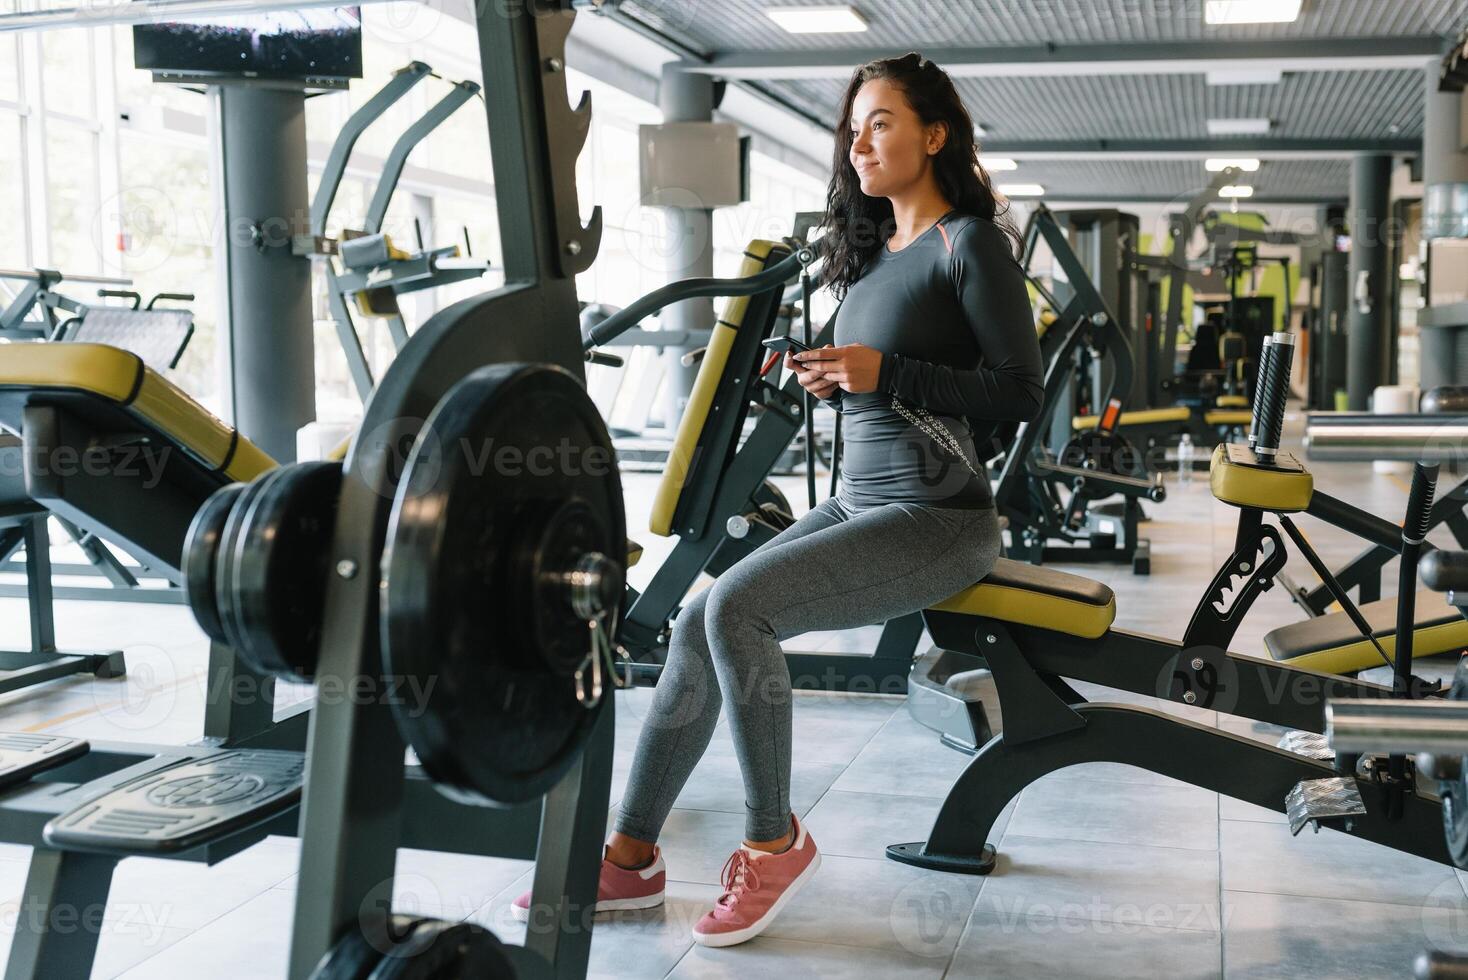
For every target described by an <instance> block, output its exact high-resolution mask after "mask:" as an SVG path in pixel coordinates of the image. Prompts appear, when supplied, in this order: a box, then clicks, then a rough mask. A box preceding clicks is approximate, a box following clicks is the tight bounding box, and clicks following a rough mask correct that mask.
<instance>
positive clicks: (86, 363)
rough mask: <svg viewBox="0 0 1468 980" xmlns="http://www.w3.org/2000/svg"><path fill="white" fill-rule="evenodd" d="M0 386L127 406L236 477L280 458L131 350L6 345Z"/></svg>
mask: <svg viewBox="0 0 1468 980" xmlns="http://www.w3.org/2000/svg"><path fill="white" fill-rule="evenodd" d="M0 387H24V388H38V389H45V390H51V391H55V390H66V391H75V392H82V393H87V394H91V395H94V396H96V397H98V398H103V399H106V400H107V401H110V402H112V403H114V404H116V405H118V406H121V407H123V408H126V409H127V410H128V411H131V412H133V413H135V414H137V415H138V416H140V417H141V418H143V419H144V420H146V421H147V422H148V423H149V424H150V425H151V426H153V428H155V429H157V430H159V431H160V432H162V433H163V434H164V435H166V436H168V437H169V438H171V439H173V440H175V441H176V442H178V444H179V445H181V446H183V447H184V448H185V449H187V450H188V452H189V453H190V454H191V455H193V456H195V457H196V458H198V459H199V460H200V461H201V462H203V463H204V464H206V465H208V466H211V467H213V468H214V469H216V470H218V469H221V467H222V468H223V469H222V472H223V473H224V475H225V476H227V477H229V478H230V479H231V480H251V479H254V478H255V477H256V476H259V475H260V474H261V473H263V472H265V471H266V470H268V469H270V468H272V467H273V466H275V461H274V460H272V459H271V458H270V457H269V456H267V455H266V454H265V453H264V452H263V451H262V450H261V449H260V448H259V447H258V446H256V445H255V444H254V443H252V442H250V441H249V440H248V439H246V438H245V437H244V436H237V434H236V433H235V431H234V429H232V428H230V427H229V426H227V425H225V424H224V423H223V422H221V421H220V420H219V419H217V418H215V417H214V416H213V415H211V414H210V413H209V411H208V410H207V409H206V408H204V406H202V405H200V404H199V403H198V402H196V401H194V400H193V399H192V398H190V397H189V396H188V395H187V394H185V393H184V391H183V389H181V388H179V387H178V386H177V385H175V384H174V383H173V382H171V381H169V380H168V379H167V378H165V377H163V376H162V375H161V374H158V373H157V372H155V371H153V370H152V369H150V368H148V367H147V366H146V365H145V364H143V362H142V359H141V358H139V357H138V356H137V355H136V354H133V353H131V352H129V351H125V350H120V349H118V348H116V347H107V346H104V345H102V344H40V343H37V344H7V345H6V346H5V348H4V351H3V354H0Z"/></svg>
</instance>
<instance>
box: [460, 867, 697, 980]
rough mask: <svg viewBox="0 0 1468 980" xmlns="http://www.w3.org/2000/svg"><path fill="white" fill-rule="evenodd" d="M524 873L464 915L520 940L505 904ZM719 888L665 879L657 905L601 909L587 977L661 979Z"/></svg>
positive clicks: (524, 885) (519, 926) (526, 878)
mask: <svg viewBox="0 0 1468 980" xmlns="http://www.w3.org/2000/svg"><path fill="white" fill-rule="evenodd" d="M530 880H531V875H530V873H529V872H527V873H526V874H524V875H522V876H521V877H520V878H519V879H517V880H516V881H515V883H514V884H513V885H512V886H511V887H509V888H507V889H505V890H504V891H503V892H501V893H500V894H499V895H497V896H495V899H494V901H492V902H490V903H489V904H488V905H487V906H485V907H484V908H482V909H480V910H479V911H477V912H475V913H474V915H472V916H470V917H469V919H470V921H472V922H477V923H479V924H480V925H482V926H485V927H486V928H488V929H490V930H492V931H493V932H494V934H495V935H496V936H498V937H499V938H500V939H501V940H503V941H505V942H509V943H521V942H524V941H525V932H526V928H527V925H528V924H527V923H524V922H519V921H517V920H516V919H515V918H514V916H512V915H511V914H510V904H511V903H512V902H513V901H514V900H515V898H516V897H517V896H519V895H520V894H522V893H523V892H524V891H525V890H526V889H528V888H529V887H530ZM719 891H720V890H719V888H717V887H715V886H713V885H699V884H693V883H691V882H686V881H672V880H669V881H668V890H667V899H666V901H665V902H664V903H663V905H661V906H660V907H658V908H655V909H640V910H637V911H630V912H607V913H603V914H601V915H598V916H597V917H596V919H595V920H594V922H593V924H592V931H591V960H590V963H589V964H588V969H587V977H588V978H589V980H600V978H607V980H661V978H662V977H664V976H666V975H667V973H668V971H669V970H671V969H672V968H673V966H674V965H675V964H676V963H677V962H678V961H679V960H680V959H681V958H682V957H683V955H684V954H685V953H687V952H688V950H689V948H690V947H691V946H692V945H693V935H692V930H693V924H694V923H695V922H697V921H698V920H699V918H701V917H702V916H703V914H704V913H705V912H707V911H708V910H709V908H710V907H711V906H712V905H713V903H714V900H715V899H717V898H718V897H719Z"/></svg>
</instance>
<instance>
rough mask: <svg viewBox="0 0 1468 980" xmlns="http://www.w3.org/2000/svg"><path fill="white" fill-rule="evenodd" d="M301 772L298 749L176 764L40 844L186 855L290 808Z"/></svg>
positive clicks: (111, 795)
mask: <svg viewBox="0 0 1468 980" xmlns="http://www.w3.org/2000/svg"><path fill="white" fill-rule="evenodd" d="M304 769H305V758H304V757H303V756H302V755H301V754H300V753H299V752H277V751H266V750H260V749H252V750H236V751H232V752H221V753H218V754H215V755H207V756H203V757H200V758H196V759H180V760H179V761H178V762H176V763H174V764H173V765H170V766H167V767H165V768H162V769H157V770H154V771H152V772H149V773H145V774H143V775H141V776H138V777H136V778H134V779H131V780H129V781H128V782H126V783H123V784H122V785H120V786H118V787H116V788H115V789H113V790H111V791H110V792H108V793H106V794H105V795H103V796H100V797H97V798H96V799H93V800H91V801H89V802H87V803H83V804H82V805H80V806H78V807H76V808H75V809H74V810H71V811H69V812H67V813H63V814H61V815H60V816H57V817H55V818H53V819H52V820H51V821H50V822H49V823H47V824H46V829H45V832H44V834H45V839H46V843H47V844H50V845H52V846H53V847H61V848H67V849H70V850H85V851H104V852H107V853H127V854H158V853H174V852H177V851H186V850H189V849H190V848H194V847H198V846H199V845H201V844H206V843H208V842H210V841H211V840H215V839H217V838H219V837H222V836H224V835H226V834H228V833H230V832H232V831H235V830H238V829H241V828H244V827H248V826H251V825H252V824H255V823H258V822H259V821H261V820H264V819H266V818H268V817H271V816H274V815H275V814H277V813H279V812H281V811H283V810H286V809H288V808H289V807H291V806H293V805H295V804H296V803H297V802H299V800H300V798H301V780H302V774H303V771H304Z"/></svg>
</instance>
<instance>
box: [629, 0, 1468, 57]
mask: <svg viewBox="0 0 1468 980" xmlns="http://www.w3.org/2000/svg"><path fill="white" fill-rule="evenodd" d="M809 5H810V2H809V0H720V2H718V3H707V2H697V0H625V2H624V3H623V8H624V9H625V10H626V11H627V12H628V13H630V14H632V15H633V16H635V17H638V18H639V19H641V20H644V21H646V22H648V23H651V24H655V25H656V26H658V27H659V28H660V29H662V30H665V31H667V32H669V33H671V34H673V35H674V36H676V37H678V38H679V39H681V40H684V41H685V42H687V43H689V44H691V45H692V46H693V47H695V48H698V49H700V50H703V51H706V52H715V51H720V52H728V51H791V50H821V49H826V50H830V49H840V48H842V47H887V46H897V47H922V46H924V45H927V46H930V47H931V46H935V45H942V46H945V47H997V46H1003V45H1013V44H1044V43H1046V42H1053V43H1056V44H1103V43H1125V42H1144V41H1206V40H1213V39H1217V40H1231V39H1232V40H1244V39H1249V40H1260V39H1287V38H1295V39H1315V38H1342V37H1393V36H1402V35H1414V34H1416V35H1421V34H1444V35H1447V34H1454V33H1456V32H1457V30H1459V29H1460V28H1461V27H1462V25H1463V23H1464V21H1465V19H1468V0H1305V5H1304V7H1303V8H1302V10H1301V13H1300V17H1299V19H1298V20H1296V21H1295V22H1294V23H1290V24H1241V25H1229V26H1215V25H1209V24H1205V23H1204V21H1203V0H853V2H852V3H851V6H853V7H855V8H856V9H857V10H858V11H859V12H860V13H861V14H862V16H863V17H865V18H866V20H867V22H868V29H867V31H866V32H865V33H862V34H827V35H821V34H805V35H796V34H787V33H786V32H785V31H783V30H782V29H780V28H779V27H777V26H776V25H775V23H774V22H773V21H772V20H770V19H769V17H767V16H765V13H764V12H765V10H766V9H771V8H776V7H791V6H796V7H798V6H809Z"/></svg>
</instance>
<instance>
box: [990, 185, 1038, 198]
mask: <svg viewBox="0 0 1468 980" xmlns="http://www.w3.org/2000/svg"><path fill="white" fill-rule="evenodd" d="M999 193H1001V194H1003V195H1004V196H1005V197H1044V196H1045V188H1043V187H1041V186H1040V185H1039V184H1000V185H999Z"/></svg>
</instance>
